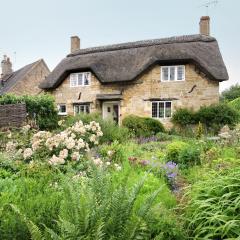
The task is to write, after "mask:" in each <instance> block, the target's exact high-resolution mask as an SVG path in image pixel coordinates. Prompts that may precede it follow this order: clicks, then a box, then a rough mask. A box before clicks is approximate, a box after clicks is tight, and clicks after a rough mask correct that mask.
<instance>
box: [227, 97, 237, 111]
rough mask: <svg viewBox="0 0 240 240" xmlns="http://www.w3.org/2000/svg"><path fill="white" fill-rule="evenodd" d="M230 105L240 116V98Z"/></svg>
mask: <svg viewBox="0 0 240 240" xmlns="http://www.w3.org/2000/svg"><path fill="white" fill-rule="evenodd" d="M228 104H229V106H231V107H232V108H234V109H235V110H236V111H237V112H238V113H239V114H240V97H239V98H236V99H234V100H232V101H231V102H229V103H228Z"/></svg>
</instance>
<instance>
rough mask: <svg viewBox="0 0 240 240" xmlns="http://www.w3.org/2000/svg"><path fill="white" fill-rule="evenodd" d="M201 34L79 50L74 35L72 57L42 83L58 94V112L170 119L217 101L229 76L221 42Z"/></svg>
mask: <svg viewBox="0 0 240 240" xmlns="http://www.w3.org/2000/svg"><path fill="white" fill-rule="evenodd" d="M209 21H210V19H209V17H202V18H201V20H200V34H197V35H187V36H178V37H170V38H164V39H155V40H146V41H138V42H130V43H122V44H116V45H109V46H102V47H93V48H87V49H80V39H79V38H78V37H77V36H74V37H72V38H71V53H70V54H69V55H67V57H66V58H64V59H63V60H62V61H61V62H60V63H59V64H58V65H57V66H56V68H55V69H54V70H53V72H52V73H51V74H50V75H49V76H48V77H47V78H46V79H45V80H44V81H43V82H42V83H41V84H40V87H41V88H42V89H44V90H45V91H48V92H50V93H51V94H53V95H54V97H55V99H56V102H57V104H58V107H59V114H61V115H66V114H79V113H89V112H95V111H99V112H100V113H101V114H102V116H103V118H110V119H113V120H115V121H116V122H118V123H121V121H122V119H123V118H125V117H126V116H127V115H129V114H135V115H139V116H146V117H152V118H156V119H159V120H160V121H162V122H163V123H164V124H165V125H167V124H168V123H170V118H171V116H172V113H173V112H174V110H175V109H176V108H179V107H187V108H192V109H198V108H199V107H200V106H202V105H209V104H212V103H217V102H218V100H219V82H221V81H224V80H227V79H228V73H227V70H226V67H225V64H224V62H223V59H222V56H221V53H220V50H219V47H218V43H217V41H216V39H215V38H213V37H211V36H210V35H209V28H210V27H209V24H210V23H209Z"/></svg>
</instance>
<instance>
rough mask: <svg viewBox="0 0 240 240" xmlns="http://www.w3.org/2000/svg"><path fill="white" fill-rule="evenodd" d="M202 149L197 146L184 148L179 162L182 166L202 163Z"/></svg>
mask: <svg viewBox="0 0 240 240" xmlns="http://www.w3.org/2000/svg"><path fill="white" fill-rule="evenodd" d="M200 155H201V151H200V149H199V148H198V147H196V146H190V147H188V148H183V149H182V151H180V153H179V157H178V164H180V165H181V167H189V166H193V165H198V164H200Z"/></svg>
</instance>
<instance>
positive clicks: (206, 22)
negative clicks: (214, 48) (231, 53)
mask: <svg viewBox="0 0 240 240" xmlns="http://www.w3.org/2000/svg"><path fill="white" fill-rule="evenodd" d="M199 27H200V34H202V35H207V36H209V35H210V17H209V16H203V17H201V19H200V22H199Z"/></svg>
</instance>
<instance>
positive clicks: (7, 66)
mask: <svg viewBox="0 0 240 240" xmlns="http://www.w3.org/2000/svg"><path fill="white" fill-rule="evenodd" d="M1 67H2V74H1V78H2V77H4V76H5V75H8V74H11V73H12V72H13V70H12V63H11V61H10V58H9V57H7V56H6V55H4V56H3V60H2V62H1Z"/></svg>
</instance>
